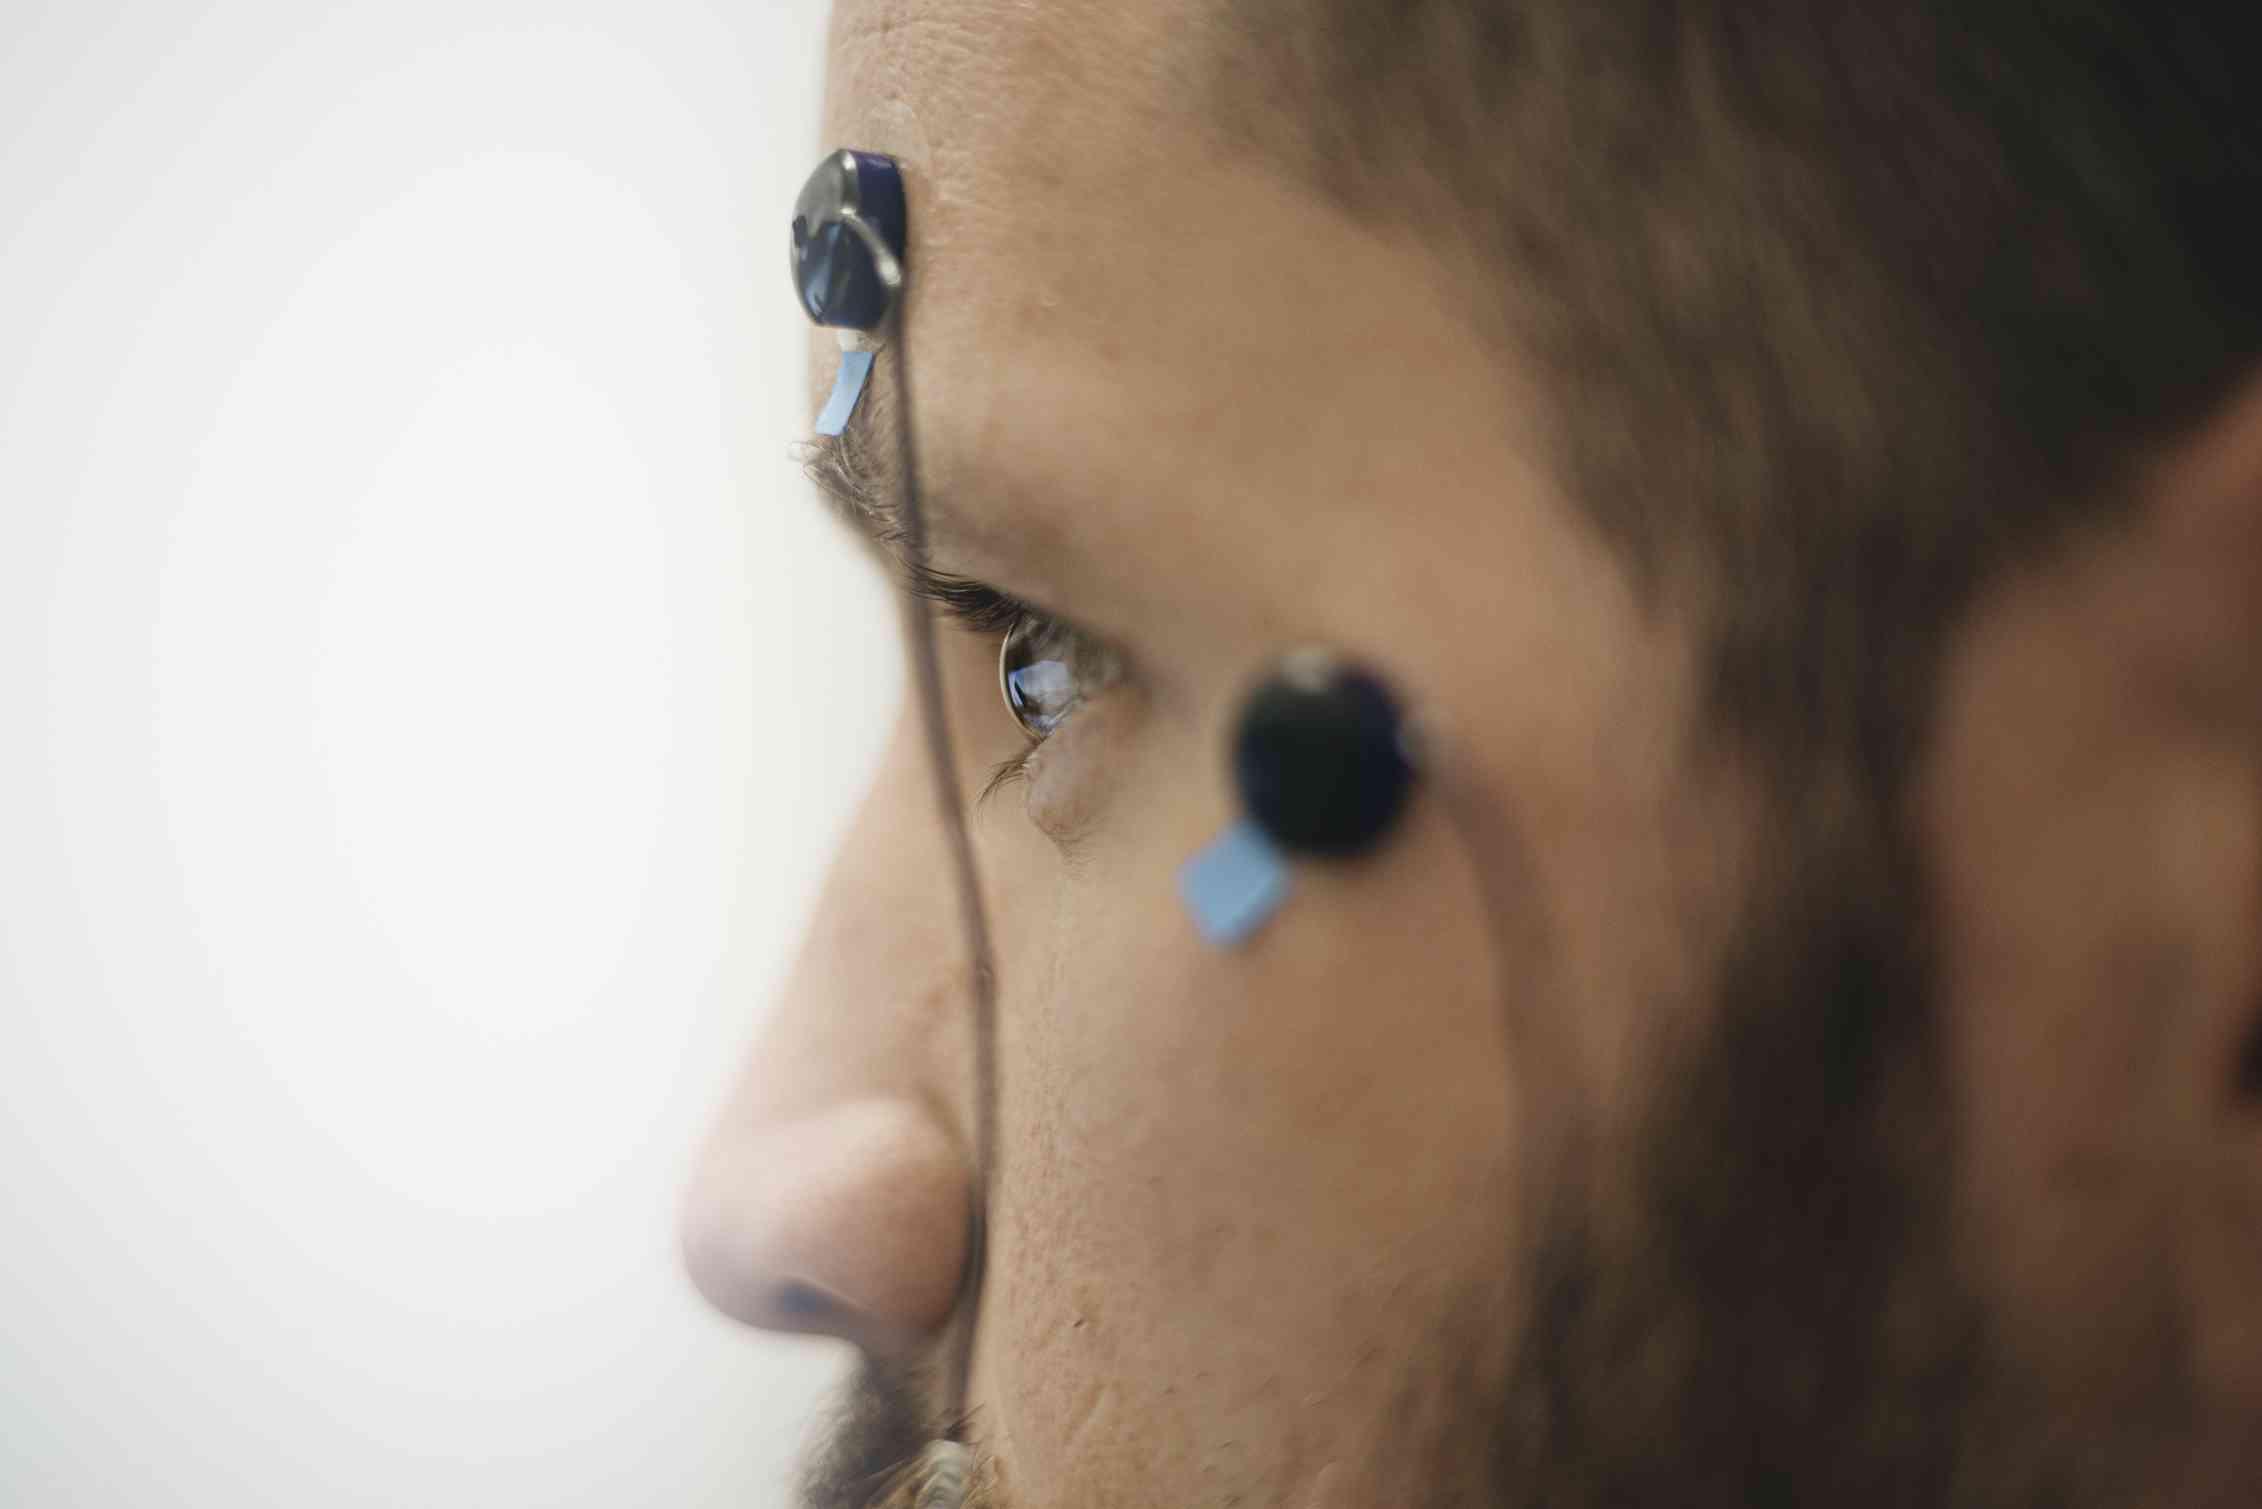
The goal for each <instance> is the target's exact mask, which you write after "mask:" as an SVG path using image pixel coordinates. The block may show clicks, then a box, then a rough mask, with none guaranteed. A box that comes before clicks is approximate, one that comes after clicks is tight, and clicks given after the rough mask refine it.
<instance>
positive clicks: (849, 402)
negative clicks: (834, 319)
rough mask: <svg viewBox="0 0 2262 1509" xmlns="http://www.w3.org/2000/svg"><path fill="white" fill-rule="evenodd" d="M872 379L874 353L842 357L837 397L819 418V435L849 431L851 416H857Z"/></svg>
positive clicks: (835, 383) (835, 385) (845, 353)
mask: <svg viewBox="0 0 2262 1509" xmlns="http://www.w3.org/2000/svg"><path fill="white" fill-rule="evenodd" d="M871 375H872V353H871V352H869V351H843V352H842V353H841V354H840V375H839V376H838V377H836V378H834V379H833V396H832V397H831V398H830V399H828V400H826V402H825V411H824V412H823V413H822V414H819V415H818V416H817V433H818V434H820V435H837V434H839V433H840V432H841V431H842V430H845V429H847V428H848V416H849V415H851V414H853V413H855V412H856V400H857V399H859V398H862V397H863V396H864V383H865V380H866V379H867V378H869V377H870V376H871Z"/></svg>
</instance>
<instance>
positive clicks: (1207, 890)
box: [1178, 818, 1289, 948]
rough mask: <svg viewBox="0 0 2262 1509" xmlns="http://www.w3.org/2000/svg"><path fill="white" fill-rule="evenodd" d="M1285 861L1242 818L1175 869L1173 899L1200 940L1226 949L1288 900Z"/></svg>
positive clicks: (1253, 826) (1245, 936) (1253, 930)
mask: <svg viewBox="0 0 2262 1509" xmlns="http://www.w3.org/2000/svg"><path fill="white" fill-rule="evenodd" d="M1288 881H1289V864H1288V857H1287V856H1286V855H1285V854H1282V853H1281V852H1280V851H1279V850H1278V849H1276V848H1274V847H1273V844H1272V840H1271V839H1269V838H1267V837H1265V836H1264V832H1263V830H1261V829H1260V828H1258V827H1257V825H1256V824H1254V823H1252V822H1250V821H1249V820H1248V819H1247V818H1243V819H1242V820H1241V821H1239V822H1237V823H1235V824H1234V825H1233V826H1232V827H1230V828H1228V829H1226V830H1225V831H1224V832H1223V833H1221V834H1219V835H1218V836H1217V837H1216V838H1214V839H1212V840H1211V841H1210V843H1209V846H1208V847H1207V848H1205V849H1203V850H1202V851H1201V852H1200V853H1198V854H1196V855H1195V856H1194V857H1193V858H1192V859H1189V860H1187V861H1186V863H1184V864H1183V865H1180V866H1179V867H1178V895H1179V898H1180V899H1181V900H1183V901H1184V902H1185V903H1186V911H1187V913H1188V914H1189V915H1190V916H1192V917H1193V919H1194V926H1195V928H1196V929H1197V930H1199V931H1200V933H1201V935H1202V938H1203V940H1204V941H1205V942H1207V943H1208V944H1209V945H1210V946H1211V947H1213V948H1231V947H1232V946H1233V945H1234V944H1236V943H1239V942H1241V941H1242V940H1243V939H1245V938H1247V937H1248V936H1249V935H1250V934H1251V933H1254V932H1255V931H1256V930H1257V929H1258V928H1260V927H1262V926H1264V924H1265V922H1266V920H1267V919H1268V918H1270V917H1271V916H1272V914H1273V913H1274V912H1277V911H1279V910H1280V904H1281V903H1282V902H1283V901H1286V900H1287V899H1288Z"/></svg>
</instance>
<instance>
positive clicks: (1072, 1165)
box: [983, 724, 1509, 1502]
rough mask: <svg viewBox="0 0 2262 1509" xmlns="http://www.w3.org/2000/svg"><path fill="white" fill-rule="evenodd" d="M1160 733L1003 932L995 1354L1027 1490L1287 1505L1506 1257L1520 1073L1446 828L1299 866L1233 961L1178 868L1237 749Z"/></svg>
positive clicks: (1000, 1407) (1123, 764)
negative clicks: (1508, 1162)
mask: <svg viewBox="0 0 2262 1509" xmlns="http://www.w3.org/2000/svg"><path fill="white" fill-rule="evenodd" d="M1092 731H1093V732H1099V731H1101V725H1097V724H1095V725H1094V728H1093V730H1092ZM1154 742H1155V744H1156V745H1157V746H1158V749H1157V751H1156V752H1153V753H1137V754H1134V753H1129V752H1125V751H1117V752H1116V755H1115V759H1116V761H1117V763H1116V764H1114V765H1113V766H1112V767H1111V768H1110V771H1109V775H1110V783H1109V785H1108V786H1107V789H1106V792H1105V801H1106V804H1107V811H1106V814H1105V816H1104V817H1103V818H1102V819H1101V820H1100V821H1099V822H1097V823H1096V824H1095V825H1094V826H1093V827H1092V828H1091V829H1090V830H1089V832H1088V834H1087V837H1086V840H1085V841H1084V842H1083V843H1082V844H1081V845H1079V846H1078V847H1077V849H1076V850H1075V853H1074V857H1073V858H1072V859H1070V860H1068V861H1066V862H1061V861H1058V860H1056V861H1055V862H1054V865H1053V871H1052V880H1051V882H1050V884H1049V886H1048V888H1047V889H1048V891H1049V894H1048V895H1047V896H1046V897H1045V898H1044V901H1043V904H1042V907H1041V910H1040V913H1039V915H1037V916H1035V917H1028V918H1017V919H1015V920H1014V921H1013V922H1012V923H1011V924H1009V930H1010V932H1011V934H1012V937H1013V948H1012V957H1011V960H1010V968H1009V969H1008V970H1007V971H1006V985H1005V991H1004V997H1003V1008H1004V1009H1003V1012H1002V1020H1001V1042H1000V1057H1001V1065H1002V1068H1003V1075H1002V1082H1001V1091H1002V1093H1001V1105H1000V1113H1001V1116H1000V1119H1001V1129H1002V1131H1003V1133H1004V1146H1005V1149H1006V1151H1005V1159H1006V1162H1005V1166H1004V1167H1003V1170H1002V1186H1001V1190H1000V1193H999V1199H998V1210H997V1215H998V1222H997V1226H996V1229H995V1230H994V1232H993V1249H992V1255H993V1260H994V1262H995V1264H996V1266H995V1268H994V1269H993V1273H992V1284H993V1287H992V1289H991V1290H990V1292H989V1295H988V1298H987V1300H986V1305H987V1307H988V1313H987V1315H986V1318H985V1325H986V1329H987V1331H988V1342H987V1350H986V1353H985V1357H984V1364H983V1365H984V1367H985V1369H986V1370H987V1373H988V1380H989V1381H988V1384H987V1387H986V1390H985V1392H986V1393H987V1394H988V1395H989V1396H991V1397H994V1398H995V1399H996V1401H997V1406H996V1408H997V1417H998V1419H999V1421H1000V1424H1001V1426H1002V1427H1003V1428H1004V1429H1005V1430H1006V1431H1007V1432H1008V1434H1009V1436H1010V1439H1009V1440H1008V1441H1007V1442H1006V1443H1005V1444H1006V1447H1007V1450H1008V1451H1009V1452H1010V1453H1011V1455H1012V1457H1013V1459H1014V1462H1013V1465H1014V1467H1015V1470H1016V1483H1017V1487H1018V1488H1019V1489H1020V1490H1021V1491H1022V1492H1023V1493H1024V1494H1026V1495H1027V1496H1028V1497H1029V1499H1030V1501H1032V1502H1053V1501H1056V1500H1057V1501H1073V1500H1074V1499H1075V1497H1076V1492H1077V1484H1078V1477H1077V1474H1079V1473H1083V1472H1087V1471H1090V1470H1092V1467H1093V1464H1094V1463H1095V1462H1097V1461H1108V1462H1111V1463H1112V1464H1113V1465H1112V1466H1110V1467H1109V1469H1108V1474H1109V1477H1110V1478H1111V1479H1112V1478H1113V1476H1114V1475H1115V1474H1118V1473H1120V1474H1124V1475H1125V1476H1124V1478H1123V1481H1125V1482H1127V1483H1139V1484H1142V1485H1144V1486H1145V1487H1146V1488H1147V1490H1148V1492H1149V1496H1150V1497H1152V1498H1153V1499H1154V1501H1157V1502H1160V1501H1165V1500H1166V1499H1167V1498H1168V1497H1169V1494H1170V1492H1171V1490H1172V1487H1173V1485H1175V1487H1176V1488H1178V1489H1181V1490H1182V1489H1183V1488H1184V1486H1185V1485H1186V1484H1187V1483H1190V1482H1201V1483H1204V1484H1208V1485H1214V1486H1215V1487H1216V1489H1217V1493H1216V1499H1217V1501H1220V1502H1224V1501H1229V1500H1230V1498H1231V1497H1232V1495H1233V1494H1236V1493H1238V1494H1241V1495H1243V1496H1245V1497H1246V1499H1247V1500H1248V1501H1250V1502H1273V1501H1277V1500H1278V1499H1280V1498H1282V1497H1285V1496H1286V1489H1287V1488H1288V1486H1289V1485H1290V1484H1291V1482H1292V1481H1293V1480H1294V1479H1295V1478H1296V1476H1297V1475H1298V1474H1299V1473H1304V1472H1308V1471H1312V1470H1317V1468H1318V1467H1319V1466H1320V1465H1322V1464H1323V1463H1324V1461H1325V1460H1326V1459H1327V1457H1328V1456H1329V1455H1330V1454H1331V1453H1335V1452H1341V1453H1343V1454H1344V1455H1346V1456H1355V1457H1357V1458H1364V1457H1366V1456H1369V1455H1371V1452H1370V1451H1369V1450H1367V1449H1366V1443H1357V1444H1354V1443H1355V1441H1356V1438H1357V1437H1358V1436H1359V1434H1360V1433H1361V1432H1362V1431H1364V1430H1366V1429H1368V1428H1369V1427H1368V1423H1367V1422H1371V1421H1373V1420H1375V1419H1377V1418H1379V1417H1381V1416H1382V1415H1383V1414H1384V1413H1385V1411H1384V1406H1385V1404H1386V1403H1387V1400H1388V1395H1389V1394H1390V1392H1391V1391H1392V1390H1394V1389H1395V1388H1396V1387H1398V1386H1399V1385H1400V1384H1401V1383H1402V1382H1403V1380H1404V1378H1405V1376H1406V1369H1407V1367H1408V1366H1409V1365H1410V1363H1409V1361H1408V1359H1407V1358H1406V1356H1405V1352H1406V1348H1407V1346H1408V1345H1409V1341H1410V1339H1411V1338H1414V1337H1421V1336H1427V1335H1430V1334H1433V1332H1434V1329H1435V1324H1434V1323H1435V1320H1436V1317H1438V1316H1439V1315H1441V1314H1442V1313H1443V1312H1444V1309H1445V1307H1446V1306H1447V1305H1448V1304H1449V1303H1451V1302H1452V1300H1453V1298H1455V1297H1457V1296H1458V1293H1459V1292H1460V1291H1461V1290H1462V1289H1463V1288H1464V1287H1465V1286H1466V1285H1467V1284H1468V1283H1469V1281H1470V1277H1471V1274H1472V1273H1478V1274H1482V1273H1486V1272H1488V1271H1490V1265H1491V1264H1492V1262H1493V1260H1494V1259H1495V1258H1496V1257H1497V1255H1498V1254H1499V1253H1500V1251H1501V1250H1502V1249H1503V1247H1504V1245H1505V1242H1506V1235H1505V1233H1504V1232H1503V1230H1502V1229H1501V1226H1502V1221H1503V1220H1504V1216H1505V1212H1506V1211H1507V1210H1508V1208H1509V1202H1508V1201H1507V1200H1506V1199H1505V1198H1504V1196H1503V1194H1502V1192H1501V1190H1500V1188H1499V1180H1500V1177H1501V1165H1502V1157H1501V1146H1502V1142H1503V1140H1504V1139H1503V1132H1504V1127H1505V1124H1506V1120H1507V1091H1506V1066H1505V1063H1504V1060H1503V1058H1502V1050H1501V1042H1500V1036H1499V1030H1498V1024H1497V1022H1496V1020H1495V1015H1494V1008H1493V1005H1492V1002H1491V998H1490V993H1489V988H1488V987H1489V983H1490V973H1489V968H1488V964H1487V960H1486V956H1485V952H1484V946H1483V943H1482V940H1481V935H1480V934H1478V933H1477V932H1476V930H1475V923H1474V919H1473V915H1467V914H1464V913H1463V912H1462V911H1461V910H1460V908H1461V905H1462V899H1461V898H1462V892H1461V888H1460V887H1459V886H1458V885H1457V883H1456V881H1457V875H1456V872H1455V869H1454V866H1453V864H1452V863H1451V861H1450V858H1449V851H1448V850H1446V848H1445V847H1444V845H1443V841H1442V839H1441V838H1440V836H1439V835H1438V834H1437V833H1436V832H1435V831H1433V830H1429V829H1427V828H1426V825H1425V824H1424V823H1423V822H1421V821H1419V820H1416V821H1415V822H1412V823H1410V825H1409V831H1408V832H1407V833H1406V834H1405V835H1404V837H1403V840H1402V841H1401V842H1400V843H1399V844H1396V845H1394V846H1393V848H1392V849H1391V850H1390V851H1389V852H1387V853H1386V854H1385V855H1383V856H1381V857H1379V858H1377V859H1375V860H1373V861H1371V862H1370V863H1368V864H1366V865H1363V866H1359V867H1356V868H1354V869H1350V870H1345V871H1343V872H1340V873H1324V872H1320V871H1316V870H1315V871H1311V872H1308V873H1300V874H1299V876H1298V881H1297V885H1298V893H1297V895H1296V896H1295V898H1294V899H1293V900H1292V901H1291V903H1290V905H1289V906H1288V908H1287V909H1286V910H1285V911H1284V912H1283V913H1282V915H1281V916H1280V917H1278V918H1277V919H1275V921H1274V922H1273V924H1272V925H1271V926H1269V927H1268V928H1267V929H1266V930H1265V931H1264V932H1263V933H1261V934H1260V935H1259V936H1258V938H1257V939H1256V940H1254V941H1253V942H1252V943H1251V944H1250V945H1248V946H1246V947H1244V948H1242V949H1239V950H1236V951H1233V952H1226V953H1221V952H1214V951H1211V950H1209V949H1207V948H1205V947H1204V946H1203V945H1201V944H1200V943H1199V942H1198V941H1197V940H1196V938H1195V935H1194V932H1193V929H1192V927H1191V925H1190V923H1189V922H1188V921H1187V919H1186V918H1185V917H1184V915H1183V914H1182V912H1181V911H1180V909H1179V906H1178V903H1177V900H1176V893H1175V889H1174V875H1175V871H1176V868H1177V865H1178V864H1179V863H1180V862H1181V861H1182V860H1183V859H1184V858H1185V856H1186V855H1188V854H1190V853H1191V852H1193V850H1194V849H1195V848H1196V847H1197V846H1198V845H1199V844H1200V843H1202V842H1203V841H1205V840H1206V839H1207V838H1208V837H1209V836H1211V834H1213V833H1214V832H1215V831H1216V830H1217V828H1218V827H1219V826H1221V825H1222V823H1223V822H1224V821H1225V819H1226V817H1227V811H1226V793H1225V791H1224V781H1223V775H1222V772H1221V771H1220V770H1218V769H1217V767H1218V765H1219V764H1220V762H1218V761H1216V760H1214V759H1202V758H1199V751H1198V750H1196V749H1193V748H1189V749H1186V750H1183V751H1177V750H1173V751H1169V752H1167V753H1166V752H1162V751H1161V750H1160V749H1159V746H1160V745H1162V744H1165V743H1168V742H1169V741H1167V740H1163V739H1159V738H1158V739H1157V740H1155V741H1154ZM1190 742H1194V741H1190ZM1126 748H1128V746H1127V747H1126ZM1075 753H1076V752H1075V751H1073V750H1071V749H1068V748H1066V747H1064V748H1063V750H1062V751H1061V754H1062V756H1063V763H1062V766H1061V769H1060V774H1061V775H1063V776H1065V775H1066V773H1067V769H1068V766H1067V758H1068V757H1069V756H1071V755H1073V754H1075ZM1077 778H1078V780H1079V781H1081V780H1082V778H1083V775H1082V772H1081V771H1079V772H1078V777H1077ZM1040 779H1042V777H1041V776H1040ZM1033 796H1034V793H1033ZM1062 799H1064V798H1054V797H1048V798H1047V800H1048V801H1050V800H1062ZM1196 1474H1198V1476H1196ZM1131 1496H1132V1497H1134V1498H1136V1497H1138V1495H1137V1494H1133V1495H1131Z"/></svg>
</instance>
